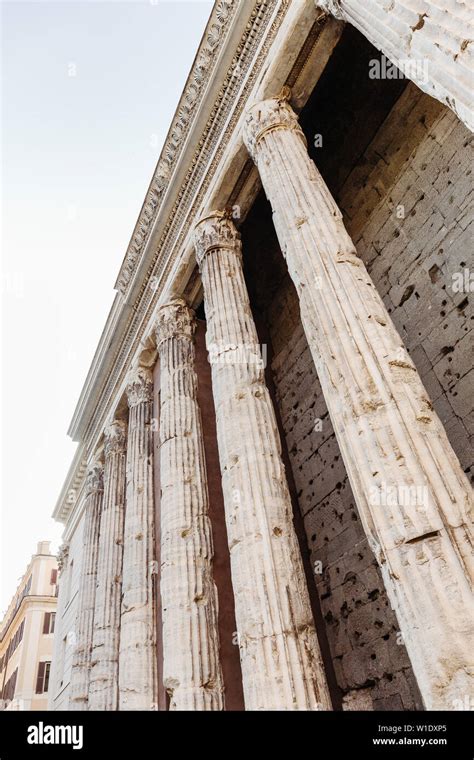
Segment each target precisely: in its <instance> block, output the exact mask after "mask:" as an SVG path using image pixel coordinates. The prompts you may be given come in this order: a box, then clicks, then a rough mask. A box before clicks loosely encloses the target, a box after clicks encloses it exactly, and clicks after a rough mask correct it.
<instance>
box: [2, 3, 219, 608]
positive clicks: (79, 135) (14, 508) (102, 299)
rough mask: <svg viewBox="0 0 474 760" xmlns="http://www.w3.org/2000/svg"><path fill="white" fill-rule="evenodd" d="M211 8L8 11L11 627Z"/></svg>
mask: <svg viewBox="0 0 474 760" xmlns="http://www.w3.org/2000/svg"><path fill="white" fill-rule="evenodd" d="M211 8H212V2H208V1H207V0H144V1H143V2H142V1H141V0H133V1H131V0H127V1H120V2H117V1H116V0H104V1H103V2H97V1H96V0H88V1H85V2H75V1H74V0H70V1H69V0H62V1H59V2H58V1H56V2H43V0H36V1H35V2H22V1H21V0H16V2H2V3H1V12H2V41H1V42H2V58H1V63H2V114H1V128H2V169H1V180H2V181H1V190H2V221H3V225H2V258H3V266H2V320H3V325H2V353H1V358H2V383H3V385H2V394H1V398H2V446H3V450H2V456H1V464H2V509H1V522H0V538H1V543H0V546H1V562H0V570H1V575H0V595H1V596H0V615H1V613H2V612H4V611H5V609H6V607H7V605H8V603H9V601H10V598H11V596H12V594H13V593H14V592H15V589H16V587H17V583H18V580H19V578H20V577H21V575H22V574H23V572H24V570H25V569H26V565H27V563H28V561H29V559H30V557H31V554H33V553H34V551H35V548H36V544H37V542H38V541H40V540H51V541H52V542H53V549H57V548H58V546H59V544H60V542H61V534H62V530H63V528H62V526H61V525H60V524H58V523H55V522H54V521H53V520H52V518H51V513H52V511H53V508H54V505H55V503H56V499H57V497H58V495H59V492H60V489H61V486H62V484H63V481H64V478H65V476H66V473H67V471H68V468H69V465H70V463H71V460H72V458H73V455H74V451H75V448H76V445H77V444H75V443H72V441H71V440H70V439H69V438H68V437H67V435H66V430H67V428H68V426H69V422H70V420H71V418H72V415H73V412H74V408H75V405H76V402H77V400H78V398H79V394H80V391H81V388H82V385H83V382H84V380H85V377H86V374H87V371H88V369H89V365H90V363H91V360H92V356H93V354H94V350H95V348H96V345H97V343H98V340H99V337H100V334H101V332H102V328H103V326H104V324H105V320H106V318H107V314H108V311H109V309H110V306H111V304H112V301H113V297H114V291H113V285H114V282H115V278H116V276H117V273H118V270H119V267H120V264H121V262H122V259H123V257H124V254H125V250H126V248H127V244H128V242H129V239H130V236H131V234H132V231H133V227H134V225H135V222H136V219H137V216H138V212H139V210H140V208H141V205H142V202H143V199H144V196H145V192H146V189H147V187H148V184H149V181H150V179H151V175H152V172H153V169H154V167H155V164H156V162H157V160H158V157H159V154H160V149H161V146H162V143H163V140H164V138H165V136H166V132H167V130H168V127H169V125H170V121H171V118H172V116H173V113H174V110H175V108H176V105H177V103H178V100H179V97H180V95H181V92H182V89H183V86H184V83H185V81H186V77H187V75H188V72H189V69H190V67H191V64H192V61H193V59H194V55H195V53H196V49H197V46H198V44H199V41H200V39H201V36H202V33H203V31H204V27H205V24H206V22H207V19H208V17H209V14H210V11H211Z"/></svg>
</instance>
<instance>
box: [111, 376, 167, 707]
mask: <svg viewBox="0 0 474 760" xmlns="http://www.w3.org/2000/svg"><path fill="white" fill-rule="evenodd" d="M127 398H128V405H129V419H128V438H127V487H126V510H125V526H124V545H123V574H122V575H123V579H122V612H121V619H120V660H119V691H120V697H119V705H120V710H150V709H153V706H154V705H155V704H156V702H157V699H158V697H157V672H156V599H155V587H154V578H155V577H156V555H155V504H154V498H153V432H152V427H151V424H152V419H153V379H152V374H151V372H150V370H148V369H145V368H143V367H139V368H138V369H136V370H135V371H134V372H133V373H132V376H131V378H130V381H129V384H128V387H127Z"/></svg>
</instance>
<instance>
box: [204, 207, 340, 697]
mask: <svg viewBox="0 0 474 760" xmlns="http://www.w3.org/2000/svg"><path fill="white" fill-rule="evenodd" d="M195 247H196V255H197V260H198V263H199V266H200V270H201V274H202V280H203V286H204V296H205V308H206V317H207V335H206V343H207V347H208V351H209V355H210V361H211V363H212V379H213V394H214V399H215V407H216V417H217V434H218V444H219V457H220V462H221V472H222V486H223V493H224V501H225V509H226V522H227V532H228V540H229V550H230V556H231V568H232V582H233V587H234V595H235V608H236V620H237V629H238V631H237V632H238V639H239V646H240V652H241V663H242V674H243V687H244V697H245V705H246V709H248V710H264V709H267V710H268V709H283V710H295V709H312V710H317V709H330V708H331V703H330V699H329V695H328V691H327V685H326V678H325V674H324V670H323V667H322V663H321V655H320V651H319V644H318V641H317V637H316V633H315V630H314V623H313V619H312V613H311V607H310V603H309V598H308V592H307V588H306V580H305V577H304V571H303V565H302V560H301V555H300V550H299V546H298V542H297V539H296V535H295V532H294V527H293V522H292V506H291V500H290V496H289V492H288V486H287V482H286V475H285V471H284V466H283V463H282V460H281V452H280V442H279V438H278V431H277V426H276V420H275V415H274V411H273V406H272V403H271V399H270V396H269V393H268V389H267V387H266V385H265V381H264V368H263V362H262V356H261V350H260V346H259V343H258V338H257V333H256V329H255V325H254V321H253V318H252V314H251V311H250V304H249V299H248V294H247V289H246V285H245V280H244V276H243V271H242V265H241V244H240V238H239V235H238V233H237V230H236V229H235V227H234V225H233V223H232V222H231V221H230V219H229V218H227V216H226V215H225V214H222V213H220V212H214V213H213V214H211V215H210V216H209V217H206V218H204V219H203V220H201V221H200V222H199V223H198V225H197V228H196V232H195Z"/></svg>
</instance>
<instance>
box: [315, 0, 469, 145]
mask: <svg viewBox="0 0 474 760" xmlns="http://www.w3.org/2000/svg"><path fill="white" fill-rule="evenodd" d="M316 5H318V6H319V7H320V8H322V9H324V10H326V11H328V13H330V14H332V15H333V16H335V17H336V18H338V19H341V20H344V21H348V22H350V23H351V24H353V25H354V26H355V27H356V28H357V29H358V30H359V31H360V32H362V34H363V35H364V36H365V37H367V39H368V40H370V42H371V43H372V44H373V45H375V47H376V48H377V49H378V50H381V51H382V52H383V53H384V54H385V55H386V56H387V58H389V59H390V61H392V62H393V63H395V65H396V66H398V67H399V68H400V69H401V70H402V71H403V72H404V73H405V75H406V76H407V77H409V78H410V79H413V81H414V82H415V83H416V84H417V85H418V87H419V88H420V89H421V90H423V91H424V92H427V93H428V94H429V95H431V96H433V97H434V98H437V99H438V100H440V101H441V102H442V103H445V104H446V105H448V106H449V107H450V108H452V109H453V111H454V112H455V113H456V114H457V115H458V116H459V118H460V119H461V120H462V121H463V122H464V123H465V124H466V126H467V127H469V129H471V130H474V114H473V110H472V77H473V65H472V56H473V54H472V44H473V37H474V30H473V22H472V7H471V5H470V3H469V2H464V0H444V2H443V3H439V2H438V1H437V0H391V2H390V3H381V2H378V0H364V2H363V3H361V2H358V0H316Z"/></svg>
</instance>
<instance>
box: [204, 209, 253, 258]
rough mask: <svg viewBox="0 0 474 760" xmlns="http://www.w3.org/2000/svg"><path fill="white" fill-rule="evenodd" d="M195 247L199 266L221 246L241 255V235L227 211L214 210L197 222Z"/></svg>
mask: <svg viewBox="0 0 474 760" xmlns="http://www.w3.org/2000/svg"><path fill="white" fill-rule="evenodd" d="M194 248H195V250H196V259H197V262H198V265H199V267H201V264H202V262H203V259H204V257H205V256H206V255H207V254H208V253H210V252H211V251H213V250H218V249H219V248H228V249H230V250H233V251H236V252H237V253H238V254H239V255H240V253H241V249H242V244H241V242H240V235H239V233H238V232H237V229H236V227H235V224H234V223H233V221H232V219H231V217H230V215H229V213H228V212H227V211H212V213H210V214H208V215H207V216H205V217H203V219H201V220H200V221H199V222H198V223H197V224H196V227H195V229H194Z"/></svg>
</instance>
